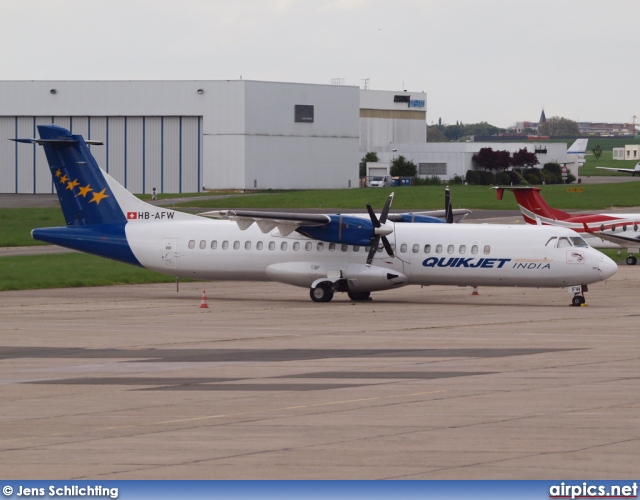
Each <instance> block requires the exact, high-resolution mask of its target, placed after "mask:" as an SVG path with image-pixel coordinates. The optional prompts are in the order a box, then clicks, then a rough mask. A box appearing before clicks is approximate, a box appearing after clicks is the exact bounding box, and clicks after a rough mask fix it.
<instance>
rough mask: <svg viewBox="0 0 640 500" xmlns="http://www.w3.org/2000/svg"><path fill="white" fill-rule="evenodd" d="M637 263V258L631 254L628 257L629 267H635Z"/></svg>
mask: <svg viewBox="0 0 640 500" xmlns="http://www.w3.org/2000/svg"><path fill="white" fill-rule="evenodd" d="M637 263H638V259H637V258H636V256H635V255H631V254H629V256H628V257H627V265H629V266H635V265H636V264H637Z"/></svg>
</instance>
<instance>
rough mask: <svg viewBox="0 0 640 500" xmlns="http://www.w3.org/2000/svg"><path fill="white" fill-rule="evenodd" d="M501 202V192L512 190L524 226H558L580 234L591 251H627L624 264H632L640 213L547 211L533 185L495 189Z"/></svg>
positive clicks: (639, 241) (638, 248)
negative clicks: (600, 249)
mask: <svg viewBox="0 0 640 500" xmlns="http://www.w3.org/2000/svg"><path fill="white" fill-rule="evenodd" d="M494 189H496V196H497V198H498V199H499V200H501V199H502V197H503V195H504V192H505V191H512V192H513V194H514V195H515V197H516V201H517V202H518V206H519V208H520V212H521V213H522V217H523V218H524V220H525V222H526V223H527V224H534V225H549V226H562V227H566V228H568V229H572V230H574V231H575V232H577V233H581V234H582V236H584V238H585V239H586V241H587V242H588V243H589V244H590V245H591V246H592V247H594V248H627V249H628V251H629V257H628V258H627V264H635V263H636V262H637V259H636V257H635V256H634V255H632V254H633V253H640V214H631V213H629V214H609V213H606V214H605V213H600V214H594V213H586V214H585V213H580V214H570V213H568V212H563V211H562V210H558V209H556V208H551V207H550V206H549V204H548V203H547V202H546V201H545V199H544V198H543V197H542V195H541V194H540V191H541V190H542V188H540V187H536V186H505V187H496V188H494Z"/></svg>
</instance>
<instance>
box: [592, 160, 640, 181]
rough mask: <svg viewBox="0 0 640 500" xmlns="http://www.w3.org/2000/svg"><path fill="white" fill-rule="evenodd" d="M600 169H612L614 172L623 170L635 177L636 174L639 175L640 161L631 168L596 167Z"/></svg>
mask: <svg viewBox="0 0 640 500" xmlns="http://www.w3.org/2000/svg"><path fill="white" fill-rule="evenodd" d="M596 168H600V169H602V170H613V171H614V172H623V173H626V174H631V177H635V176H636V174H638V175H640V161H639V162H638V163H636V166H635V167H633V168H614V167H596Z"/></svg>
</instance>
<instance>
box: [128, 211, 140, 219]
mask: <svg viewBox="0 0 640 500" xmlns="http://www.w3.org/2000/svg"><path fill="white" fill-rule="evenodd" d="M137 218H138V212H127V219H128V220H131V219H137Z"/></svg>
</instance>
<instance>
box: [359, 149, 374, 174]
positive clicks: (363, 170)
mask: <svg viewBox="0 0 640 500" xmlns="http://www.w3.org/2000/svg"><path fill="white" fill-rule="evenodd" d="M377 161H378V154H377V153H372V152H369V153H367V154H366V155H364V156H363V157H362V160H360V177H366V176H367V163H375V162H377Z"/></svg>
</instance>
